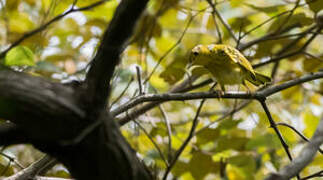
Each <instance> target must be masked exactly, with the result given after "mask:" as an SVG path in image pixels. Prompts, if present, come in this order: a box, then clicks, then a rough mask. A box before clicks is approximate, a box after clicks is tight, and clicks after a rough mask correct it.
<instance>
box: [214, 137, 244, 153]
mask: <svg viewBox="0 0 323 180" xmlns="http://www.w3.org/2000/svg"><path fill="white" fill-rule="evenodd" d="M248 141H249V139H248V138H245V137H229V136H224V137H221V138H220V139H219V141H218V142H217V146H216V152H221V151H224V150H228V149H234V150H238V151H239V150H244V149H245V146H246V144H247V142H248Z"/></svg>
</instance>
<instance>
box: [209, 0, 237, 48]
mask: <svg viewBox="0 0 323 180" xmlns="http://www.w3.org/2000/svg"><path fill="white" fill-rule="evenodd" d="M206 1H207V2H208V3H209V4H210V6H211V7H212V10H213V13H215V15H216V16H217V17H218V18H219V20H220V21H221V23H222V24H223V26H224V27H225V28H226V30H227V31H228V32H229V34H230V35H231V37H232V38H233V39H234V41H235V42H238V39H237V38H236V37H235V35H234V33H233V30H232V29H231V27H230V26H229V25H228V24H227V23H226V22H225V21H224V19H223V18H222V16H221V14H220V13H219V12H218V10H217V9H216V7H215V4H214V3H213V2H212V1H211V0H206Z"/></svg>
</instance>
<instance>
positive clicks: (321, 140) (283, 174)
mask: <svg viewBox="0 0 323 180" xmlns="http://www.w3.org/2000/svg"><path fill="white" fill-rule="evenodd" d="M321 144H323V117H321V120H320V123H319V125H318V127H317V129H316V131H315V133H314V135H313V137H312V138H311V140H310V142H308V143H307V144H306V146H305V147H304V148H303V149H302V150H301V152H300V154H299V155H298V156H297V158H295V159H294V160H293V161H292V162H291V163H290V164H289V165H287V166H285V167H283V168H282V169H281V170H280V171H279V172H278V173H272V174H270V175H269V176H268V177H267V178H266V180H274V179H275V180H287V179H291V178H292V177H294V176H296V175H297V174H298V173H299V172H300V171H301V170H302V169H303V168H305V167H306V166H307V165H308V164H309V163H310V162H312V160H313V158H314V156H315V154H316V152H317V151H318V149H319V147H320V145H321Z"/></svg>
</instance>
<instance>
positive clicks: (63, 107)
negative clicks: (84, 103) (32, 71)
mask: <svg viewBox="0 0 323 180" xmlns="http://www.w3.org/2000/svg"><path fill="white" fill-rule="evenodd" d="M0 92H1V94H0V107H1V108H0V117H1V118H3V119H8V120H10V121H11V122H13V123H15V124H16V125H17V126H18V127H20V126H21V127H23V129H24V130H23V131H24V132H25V133H27V134H28V135H30V137H34V138H37V139H47V138H49V139H56V138H63V137H70V136H73V134H74V133H76V132H77V131H78V127H77V126H78V125H82V123H81V122H80V120H81V119H82V118H84V117H85V114H84V112H83V110H82V109H80V108H79V107H78V106H77V105H76V104H77V98H76V96H77V93H75V92H74V89H73V88H72V87H68V86H64V85H62V84H59V83H51V82H48V81H46V80H45V79H42V78H39V77H34V76H29V75H27V74H24V73H20V72H14V71H11V70H1V71H0ZM75 124H77V126H75ZM3 138H8V137H3ZM11 138H12V137H11ZM4 142H5V140H4Z"/></svg>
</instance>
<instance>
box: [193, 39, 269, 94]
mask: <svg viewBox="0 0 323 180" xmlns="http://www.w3.org/2000/svg"><path fill="white" fill-rule="evenodd" d="M190 63H191V65H197V66H202V67H204V68H205V69H207V70H208V71H209V72H210V73H211V74H212V78H214V79H215V80H216V81H217V82H218V83H219V84H220V87H221V90H222V91H225V87H224V85H233V84H243V85H244V86H245V87H246V88H247V89H248V90H249V88H248V87H247V86H246V84H245V80H247V81H249V82H251V83H252V84H254V85H256V86H259V85H261V84H265V83H267V82H270V81H271V78H270V77H268V76H266V75H263V74H261V73H259V72H257V71H255V70H254V69H253V68H252V66H251V64H250V63H249V61H248V60H247V59H246V58H245V57H244V56H243V55H242V53H240V52H239V51H238V50H237V49H235V48H234V47H231V46H228V45H223V44H211V45H197V46H195V47H194V48H193V49H192V51H191V52H190Z"/></svg>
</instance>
